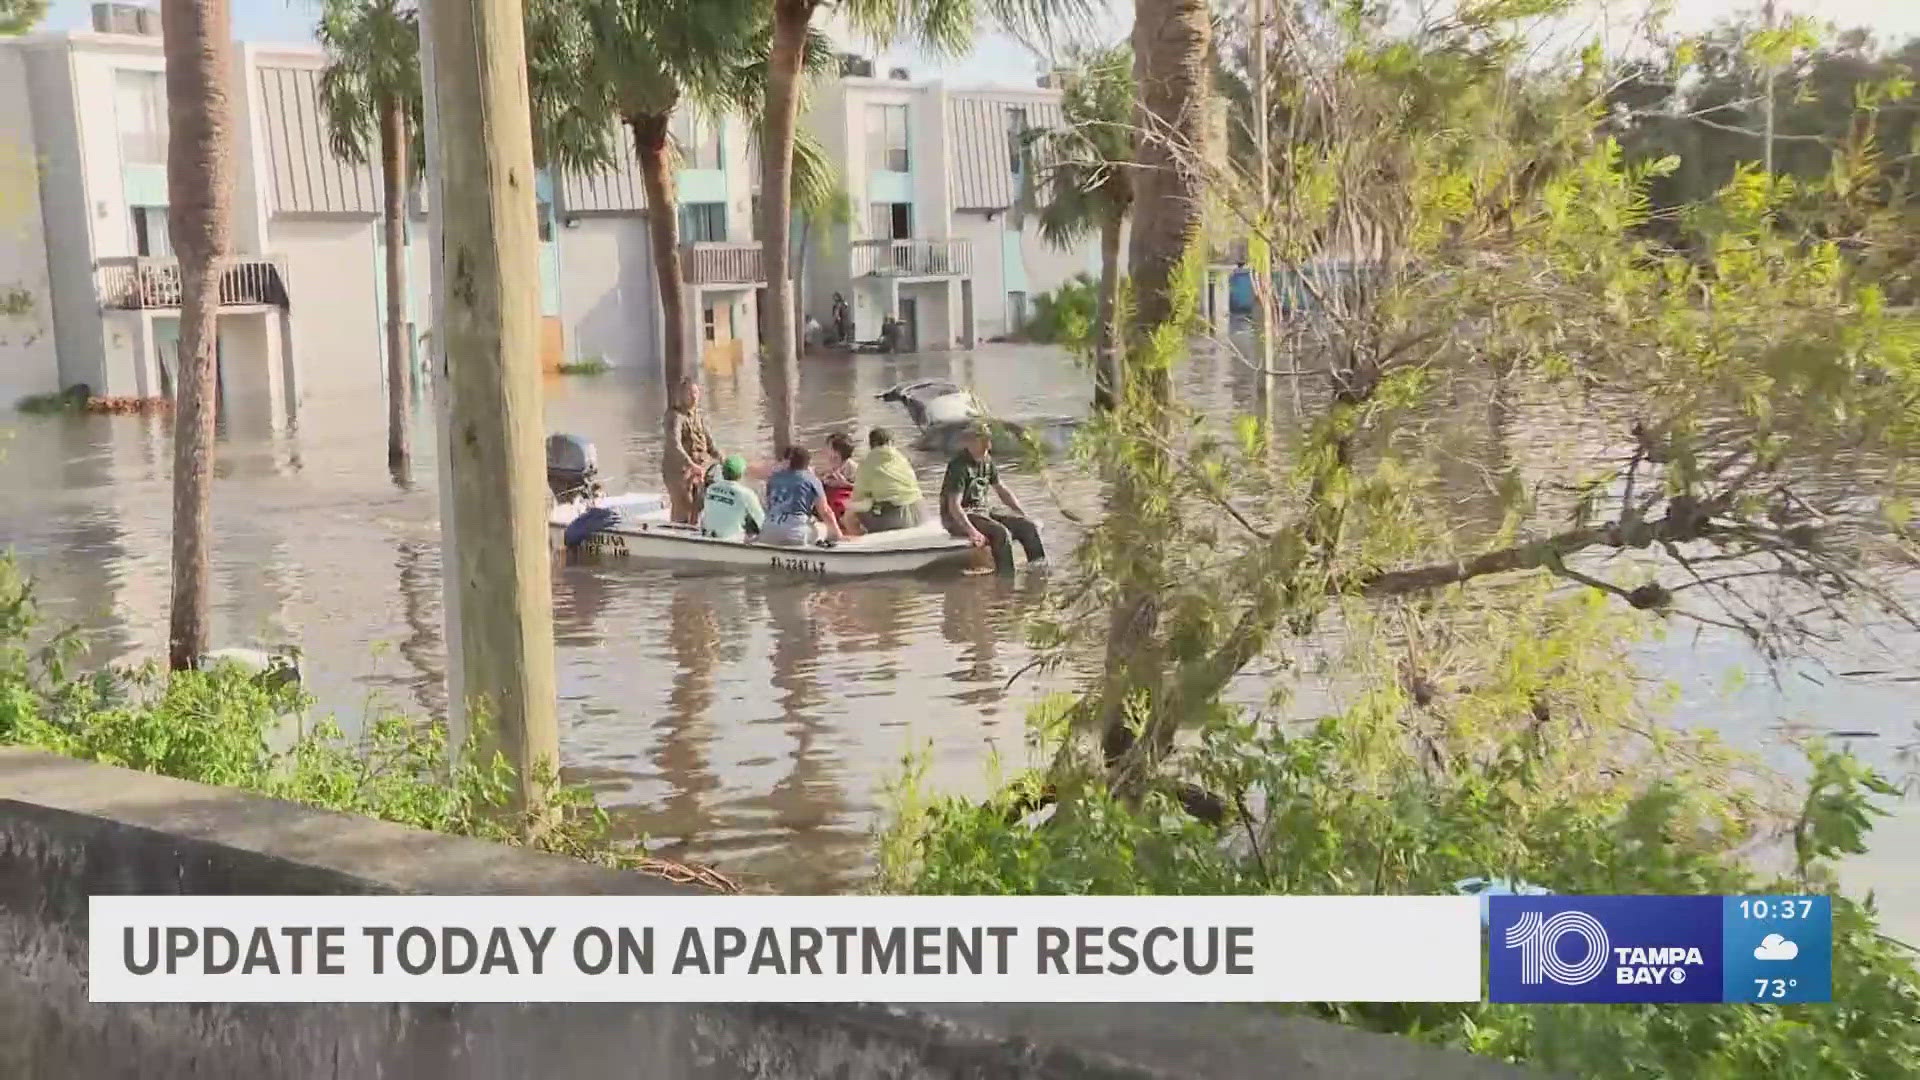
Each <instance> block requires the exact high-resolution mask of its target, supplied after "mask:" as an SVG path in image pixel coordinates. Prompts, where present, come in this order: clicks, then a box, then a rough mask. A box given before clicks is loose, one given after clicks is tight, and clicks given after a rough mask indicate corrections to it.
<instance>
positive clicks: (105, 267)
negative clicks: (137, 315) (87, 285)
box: [93, 255, 287, 310]
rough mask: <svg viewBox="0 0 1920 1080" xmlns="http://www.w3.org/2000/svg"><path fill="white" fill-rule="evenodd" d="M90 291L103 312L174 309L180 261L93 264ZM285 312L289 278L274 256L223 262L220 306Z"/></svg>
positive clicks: (131, 258) (128, 258) (122, 259)
mask: <svg viewBox="0 0 1920 1080" xmlns="http://www.w3.org/2000/svg"><path fill="white" fill-rule="evenodd" d="M93 278H94V288H95V290H96V292H97V293H98V296H99V300H100V306H101V307H105V308H129V309H133V310H140V309H145V308H177V307H179V306H180V261H179V260H178V259H162V258H149V257H147V256H141V255H125V256H113V257H109V258H105V259H100V260H97V261H96V262H95V263H94V268H93ZM248 304H268V305H272V306H274V307H286V306H287V275H286V268H285V266H284V265H282V260H281V259H279V258H278V257H277V256H264V257H263V256H235V257H231V258H228V259H225V260H222V265H221V268H220V305H221V306H222V307H234V306H241V305H248Z"/></svg>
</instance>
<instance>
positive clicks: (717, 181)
mask: <svg viewBox="0 0 1920 1080" xmlns="http://www.w3.org/2000/svg"><path fill="white" fill-rule="evenodd" d="M674 179H675V181H676V182H677V183H678V185H679V187H680V190H679V192H677V194H678V196H679V201H681V202H683V203H696V202H717V203H723V202H726V201H727V171H726V170H725V169H681V170H680V173H679V175H678V176H676V177H675V178H674Z"/></svg>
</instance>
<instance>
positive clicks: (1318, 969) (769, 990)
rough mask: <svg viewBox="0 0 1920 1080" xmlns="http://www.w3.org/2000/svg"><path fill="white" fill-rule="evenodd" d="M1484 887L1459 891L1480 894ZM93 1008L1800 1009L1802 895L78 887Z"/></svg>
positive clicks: (1816, 903)
mask: <svg viewBox="0 0 1920 1080" xmlns="http://www.w3.org/2000/svg"><path fill="white" fill-rule="evenodd" d="M1483 905H1484V906H1483ZM90 909H91V912H90V914H91V924H90V939H89V943H88V948H89V980H88V982H89V990H90V994H91V999H92V1000H93V1001H96V1002H498V1001H540V1002H591V1001H612V1002H864V1001H889V1002H901V1003H907V1002H1309V1001H1314V1002H1368V1001H1378V1002H1478V1001H1482V1000H1491V1001H1496V1002H1535V1003H1569V1004H1578V1003H1598V1002H1672V1003H1686V1002H1751V1003H1760V1004H1788V1003H1799V1002H1823V1001H1829V1000H1831V997H1832V983H1833V975H1832V963H1833V959H1832V953H1833V912H1832V907H1831V904H1830V902H1829V901H1828V899H1827V898H1826V897H1820V896H1747V897H1721V896H1556V895H1526V896H1488V897H1484V898H1483V897H1473V896H1395V897H1388V896H1233V897H1199V896H1179V897H1173V896H1168V897H1150V896H1129V897H1103V896H1037V897H1036V896H1005V897H882V896H802V897H782V896H755V897H700V896H673V897H651V896H624V897H623V896H594V897H584V896H562V897H542V896H328V897H299V896H224V897H216V896H174V897H152V896H95V897H92V898H91V901H90Z"/></svg>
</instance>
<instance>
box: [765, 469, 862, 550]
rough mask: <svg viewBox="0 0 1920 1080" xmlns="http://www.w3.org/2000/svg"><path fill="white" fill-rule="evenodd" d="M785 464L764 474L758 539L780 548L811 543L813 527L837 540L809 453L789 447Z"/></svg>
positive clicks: (834, 523) (836, 525) (835, 525)
mask: <svg viewBox="0 0 1920 1080" xmlns="http://www.w3.org/2000/svg"><path fill="white" fill-rule="evenodd" d="M785 464H786V467H785V468H783V469H780V470H779V471H777V472H775V473H774V474H773V475H772V476H769V477H767V523H766V525H764V526H763V527H762V528H761V530H760V542H761V543H763V544H778V545H780V546H782V547H804V546H805V545H807V544H809V543H812V542H813V539H814V531H815V529H816V528H818V529H820V530H822V531H824V532H825V533H826V538H827V539H828V540H839V539H840V538H841V536H842V535H844V534H843V533H842V532H841V531H840V523H839V522H838V521H836V520H835V519H834V516H833V511H832V510H831V509H830V508H828V506H827V493H826V491H825V490H824V489H822V488H821V486H820V478H819V477H817V476H815V475H813V467H812V466H813V454H812V453H811V452H810V451H809V450H808V449H807V448H806V447H804V446H790V447H788V448H787V453H786V462H785Z"/></svg>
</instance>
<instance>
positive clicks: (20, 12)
mask: <svg viewBox="0 0 1920 1080" xmlns="http://www.w3.org/2000/svg"><path fill="white" fill-rule="evenodd" d="M46 15H47V0H0V37H7V36H10V35H13V34H24V33H26V32H27V31H29V30H31V29H33V27H34V25H35V24H36V23H38V22H39V21H40V20H41V19H44V18H46Z"/></svg>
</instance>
